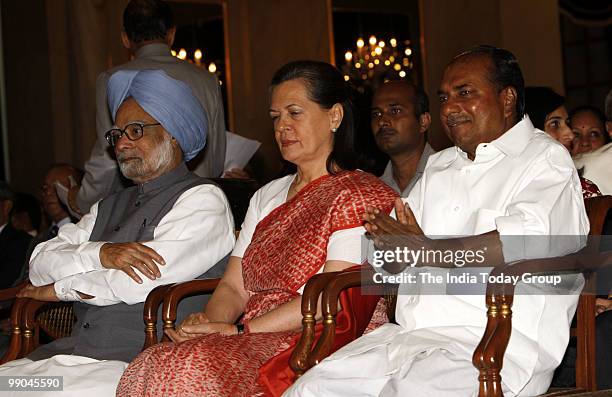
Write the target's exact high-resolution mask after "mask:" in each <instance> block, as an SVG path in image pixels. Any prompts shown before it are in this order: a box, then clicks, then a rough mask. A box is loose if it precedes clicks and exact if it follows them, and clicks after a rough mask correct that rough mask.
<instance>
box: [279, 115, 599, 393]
mask: <svg viewBox="0 0 612 397" xmlns="http://www.w3.org/2000/svg"><path fill="white" fill-rule="evenodd" d="M407 202H408V203H409V205H410V207H411V209H412V210H413V212H414V214H415V217H416V219H417V221H418V223H419V225H420V226H421V228H422V229H423V231H424V233H425V234H426V235H428V236H431V237H433V238H435V237H437V236H438V237H439V236H449V235H477V234H482V233H485V232H488V231H491V230H495V229H497V230H498V231H499V233H500V234H501V235H502V244H504V248H503V250H504V256H505V257H506V259H508V256H511V257H512V259H517V257H520V256H521V255H523V256H524V257H528V256H530V252H522V253H519V255H517V252H516V250H512V252H510V250H508V249H507V248H508V247H507V246H509V245H510V244H507V245H506V244H505V241H508V239H509V237H507V236H508V235H543V236H555V235H576V236H584V235H586V234H587V233H588V230H589V223H588V218H587V216H586V212H585V209H584V203H583V200H582V193H581V188H580V181H579V179H578V175H577V173H576V170H575V168H574V166H573V163H572V160H571V158H570V156H569V154H568V152H567V150H565V148H564V147H563V146H561V145H560V144H559V143H558V142H556V141H554V140H553V139H551V138H550V137H549V136H548V135H547V134H545V133H543V132H542V131H539V130H535V129H534V127H533V125H532V124H531V121H530V120H529V119H528V118H527V117H526V118H525V119H523V120H522V121H521V122H520V123H518V124H517V125H515V126H514V127H513V128H512V129H511V130H509V131H507V132H506V133H505V134H504V135H502V136H501V137H500V138H498V139H497V140H495V141H493V142H491V143H487V144H481V145H479V146H478V148H477V150H476V157H475V159H474V161H471V160H469V159H468V158H467V155H466V153H464V152H463V151H461V150H459V149H458V148H456V147H452V148H449V149H446V150H444V151H442V152H439V153H437V154H434V155H432V156H431V157H430V159H429V162H428V164H427V167H426V169H425V173H424V175H423V177H422V179H421V180H420V181H419V183H418V184H417V185H416V186H415V188H414V189H413V190H412V192H411V193H410V196H409V197H408V200H407ZM544 240H546V239H544ZM583 241H584V240H583V239H581V238H580V237H576V238H575V239H573V238H570V239H564V242H565V243H566V245H565V246H563V247H559V246H556V245H554V244H553V245H551V246H550V247H547V248H548V252H549V254H550V255H561V254H565V253H568V252H573V251H575V250H577V249H579V248H580V247H581V244H582V242H583ZM513 245H515V244H513ZM514 248H515V247H514ZM525 251H528V249H527V248H526V249H525ZM430 271H433V272H441V271H443V270H441V269H431V268H430ZM581 286H582V278H581V277H579V278H577V280H576V283H575V285H574V288H573V290H574V292H576V291H579V290H580V288H581ZM400 288H402V286H400ZM518 288H521V284H519V287H518ZM577 300H578V296H577V295H576V294H573V295H557V296H551V295H542V294H540V295H536V294H534V295H516V296H515V299H514V305H513V330H512V334H511V337H510V342H509V345H508V349H507V350H506V354H505V357H504V363H503V369H502V372H501V375H502V387H503V391H504V393H505V395H506V396H515V395H525V396H528V395H535V394H540V393H542V392H545V391H546V389H547V388H548V386H549V384H550V381H551V378H552V375H553V371H554V369H555V368H556V367H557V365H558V364H559V362H560V361H561V358H562V357H563V354H564V352H565V348H566V346H567V343H568V340H569V323H570V321H571V319H572V316H573V314H574V311H575V308H576V304H577ZM486 319H487V317H486V306H485V298H484V296H483V295H477V296H475V295H424V294H423V295H399V296H398V301H397V308H396V320H397V322H398V323H399V325H394V324H386V325H384V326H383V327H381V328H379V329H377V330H375V331H373V332H371V333H370V334H368V335H365V336H363V337H361V338H359V339H357V340H356V341H354V342H353V343H350V344H349V345H347V346H345V347H344V348H342V349H340V350H339V351H337V352H336V353H335V354H333V355H332V356H330V357H328V358H327V359H325V360H324V361H323V362H321V363H320V364H319V365H317V366H315V367H314V368H312V369H311V370H309V371H308V372H307V373H306V374H305V375H304V376H303V377H301V378H300V379H299V380H298V381H297V382H296V384H294V385H293V386H292V387H291V388H290V389H289V390H288V391H287V392H286V394H285V395H286V396H301V397H306V396H326V397H333V396H347V395H351V396H379V395H381V396H404V395H416V396H436V397H439V396H473V395H477V391H478V371H477V370H476V369H475V368H474V367H473V366H472V363H471V360H472V354H473V352H474V349H475V348H476V346H477V344H478V343H479V341H480V338H481V337H482V334H483V331H484V327H485V325H486Z"/></svg>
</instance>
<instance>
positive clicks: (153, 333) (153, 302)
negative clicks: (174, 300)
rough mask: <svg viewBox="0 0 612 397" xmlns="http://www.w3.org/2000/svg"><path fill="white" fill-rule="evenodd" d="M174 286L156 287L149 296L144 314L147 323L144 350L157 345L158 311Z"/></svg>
mask: <svg viewBox="0 0 612 397" xmlns="http://www.w3.org/2000/svg"><path fill="white" fill-rule="evenodd" d="M173 285H174V284H166V285H160V286H158V287H155V288H154V289H153V290H152V291H151V292H149V295H147V299H146V300H145V303H144V308H143V313H142V316H143V320H144V323H145V342H144V345H143V346H142V350H145V349H146V348H148V347H150V346H153V345H154V344H156V343H157V310H158V309H159V305H161V303H162V301H163V300H164V297H165V296H166V293H167V292H168V290H169V289H170V287H172V286H173Z"/></svg>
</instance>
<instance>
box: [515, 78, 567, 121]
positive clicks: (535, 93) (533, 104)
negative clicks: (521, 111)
mask: <svg viewBox="0 0 612 397" xmlns="http://www.w3.org/2000/svg"><path fill="white" fill-rule="evenodd" d="M564 103H565V98H563V97H562V96H561V95H559V94H557V93H556V92H554V91H553V90H552V89H551V88H548V87H527V88H525V113H527V114H528V115H529V118H530V119H531V122H532V123H533V126H534V127H536V128H538V129H540V130H542V131H544V124H545V122H546V116H548V115H549V114H550V113H552V112H554V111H555V110H556V109H557V108H559V107H560V106H562V105H563V104H564Z"/></svg>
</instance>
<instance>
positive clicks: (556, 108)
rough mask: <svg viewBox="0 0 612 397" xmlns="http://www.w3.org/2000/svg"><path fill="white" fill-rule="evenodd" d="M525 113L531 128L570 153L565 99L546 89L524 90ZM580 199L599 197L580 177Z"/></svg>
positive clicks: (593, 188)
mask: <svg viewBox="0 0 612 397" xmlns="http://www.w3.org/2000/svg"><path fill="white" fill-rule="evenodd" d="M525 113H527V114H528V115H529V118H530V119H531V122H532V123H533V126H534V127H536V128H537V129H540V130H542V131H545V132H546V133H547V134H548V135H550V136H552V137H553V138H555V139H556V140H557V141H559V142H560V143H561V144H562V145H563V146H565V148H566V149H567V150H569V151H570V153H571V152H572V146H573V142H574V133H573V132H572V129H571V127H570V124H569V116H568V114H567V109H566V108H565V98H563V97H562V96H561V95H559V94H557V93H556V92H554V91H553V90H552V89H550V88H548V87H526V88H525ZM580 184H581V186H582V197H584V198H588V197H595V196H601V192H600V191H599V188H598V187H597V185H595V184H594V183H593V182H591V181H589V180H588V179H585V178H583V177H582V176H581V177H580Z"/></svg>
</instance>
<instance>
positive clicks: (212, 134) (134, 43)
mask: <svg viewBox="0 0 612 397" xmlns="http://www.w3.org/2000/svg"><path fill="white" fill-rule="evenodd" d="M175 33H176V27H175V24H174V21H173V15H172V10H171V9H170V6H169V5H168V4H167V3H166V2H165V1H162V0H130V2H129V3H128V4H127V6H126V8H125V10H124V12H123V29H122V31H121V39H122V42H123V45H124V46H125V47H126V48H127V49H128V50H129V51H130V53H131V54H132V55H133V57H134V59H133V60H131V61H129V62H127V63H125V64H123V65H119V66H117V67H115V68H113V69H111V70H108V71H106V72H103V73H101V74H100V75H99V76H98V79H97V82H96V131H97V139H96V142H95V144H94V147H93V149H92V151H91V155H90V157H89V159H88V160H87V162H86V163H85V175H84V176H83V181H82V185H81V186H74V187H72V188H71V189H70V194H69V196H68V204H69V205H70V208H71V210H72V211H73V214H74V215H77V214H81V213H82V214H85V213H87V212H88V211H89V208H90V207H91V206H92V205H93V204H94V203H95V202H96V201H98V200H100V199H102V198H104V197H106V196H108V195H110V194H112V193H114V192H116V191H118V190H120V189H122V188H124V187H126V183H125V180H124V179H122V178H121V176H120V173H119V170H118V168H117V164H116V163H115V160H114V159H113V158H112V156H111V155H110V154H109V153H108V151H107V150H106V148H107V146H106V141H105V138H104V134H105V133H106V131H108V130H109V129H110V128H111V126H112V123H113V121H114V115H113V114H112V112H111V111H109V107H108V102H109V100H110V93H109V92H107V87H109V85H108V81H109V79H110V77H111V76H115V75H117V72H119V71H139V70H147V69H157V70H163V71H164V72H166V73H167V74H168V76H170V77H172V78H173V79H175V80H179V81H181V82H182V83H184V84H186V85H187V86H189V87H190V88H191V90H192V92H193V95H194V96H195V98H196V99H197V102H199V104H200V105H201V107H202V109H203V111H204V116H205V117H206V119H207V120H208V122H207V129H206V135H207V139H206V146H204V147H203V148H200V149H202V150H201V152H200V154H199V155H198V156H197V157H195V158H193V159H192V157H193V156H191V155H190V154H189V153H188V152H185V161H189V160H192V161H191V162H190V163H189V167H190V169H193V171H194V172H195V173H196V174H197V175H199V176H202V177H205V178H215V177H219V176H221V173H222V172H223V166H224V161H225V146H226V132H225V117H224V114H223V100H222V97H221V91H220V88H219V82H218V80H217V78H216V77H215V75H213V74H211V73H209V72H208V70H206V69H204V68H200V67H197V66H195V65H193V64H190V63H188V62H186V61H183V60H180V59H178V58H176V57H174V56H172V54H171V53H170V47H171V46H172V43H173V41H174V36H175ZM180 103H181V102H179V104H180ZM110 110H112V109H110ZM115 110H116V109H115ZM160 122H161V120H160ZM165 127H166V126H165ZM169 132H170V130H169ZM171 133H172V132H171ZM175 138H176V137H175ZM176 139H177V140H179V142H180V139H178V138H176ZM198 142H199V141H198ZM181 147H182V146H181ZM194 147H197V146H194ZM183 149H184V148H183Z"/></svg>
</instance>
